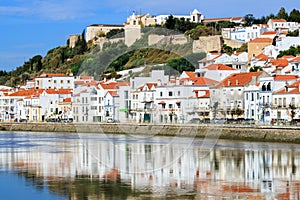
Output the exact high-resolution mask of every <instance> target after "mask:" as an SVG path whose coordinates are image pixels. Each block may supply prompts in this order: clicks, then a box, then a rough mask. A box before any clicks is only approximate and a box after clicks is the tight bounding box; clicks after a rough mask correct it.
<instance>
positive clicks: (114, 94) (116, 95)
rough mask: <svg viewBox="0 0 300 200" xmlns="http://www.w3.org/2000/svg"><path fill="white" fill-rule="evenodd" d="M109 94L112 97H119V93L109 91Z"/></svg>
mask: <svg viewBox="0 0 300 200" xmlns="http://www.w3.org/2000/svg"><path fill="white" fill-rule="evenodd" d="M108 93H109V94H110V95H111V96H112V97H118V96H119V95H118V92H117V91H108Z"/></svg>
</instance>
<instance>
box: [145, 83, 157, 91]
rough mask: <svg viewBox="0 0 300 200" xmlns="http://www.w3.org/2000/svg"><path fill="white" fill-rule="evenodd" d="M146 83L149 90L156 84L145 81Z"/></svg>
mask: <svg viewBox="0 0 300 200" xmlns="http://www.w3.org/2000/svg"><path fill="white" fill-rule="evenodd" d="M146 85H147V87H148V88H149V90H150V89H151V88H152V87H153V86H157V83H147V84H146Z"/></svg>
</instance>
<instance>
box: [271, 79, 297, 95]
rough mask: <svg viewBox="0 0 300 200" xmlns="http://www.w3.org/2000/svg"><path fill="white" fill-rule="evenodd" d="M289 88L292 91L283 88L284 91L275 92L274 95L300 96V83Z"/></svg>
mask: <svg viewBox="0 0 300 200" xmlns="http://www.w3.org/2000/svg"><path fill="white" fill-rule="evenodd" d="M287 87H288V88H290V89H288V91H287V90H286V88H283V89H281V90H279V91H278V92H275V93H274V94H299V93H300V90H299V87H300V81H297V82H295V83H293V84H291V85H289V86H287Z"/></svg>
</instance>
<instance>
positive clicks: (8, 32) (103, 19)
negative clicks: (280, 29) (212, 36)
mask: <svg viewBox="0 0 300 200" xmlns="http://www.w3.org/2000/svg"><path fill="white" fill-rule="evenodd" d="M281 7H285V9H286V10H287V11H288V12H290V11H291V10H292V9H293V8H296V9H298V10H299V2H298V1H297V0H272V1H270V0H265V1H261V2H260V1H253V0H226V1H224V0H203V1H201V0H185V1H174V0H151V1H147V0H146V1H141V0H114V1H112V0H89V1H83V0H0V36H1V37H0V38H1V45H0V70H7V71H10V70H12V69H15V68H16V67H18V66H21V65H22V64H23V63H24V61H25V60H28V59H29V58H31V57H32V56H34V55H37V54H40V55H42V56H45V54H46V53H47V51H48V50H50V49H51V48H54V47H57V46H61V45H64V44H66V41H67V39H68V36H69V35H70V34H75V33H82V31H83V30H84V28H85V27H86V26H88V25H90V24H94V23H109V24H122V23H123V22H124V21H125V20H126V17H127V16H129V15H131V13H132V11H138V12H139V11H140V9H141V10H142V13H150V14H151V15H159V14H189V12H190V11H192V10H193V9H194V8H197V9H198V10H199V11H200V12H201V13H203V14H204V15H205V17H207V18H211V17H229V16H244V15H246V14H248V13H251V14H254V16H255V17H261V16H263V15H269V14H270V13H274V14H276V13H277V12H278V10H279V9H280V8H281Z"/></svg>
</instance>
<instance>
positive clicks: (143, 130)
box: [0, 123, 300, 144]
mask: <svg viewBox="0 0 300 200" xmlns="http://www.w3.org/2000/svg"><path fill="white" fill-rule="evenodd" d="M0 130H1V131H31V132H61V133H62V132H63V133H107V134H124V133H125V134H132V135H133V134H140V135H153V136H179V137H182V136H187V137H199V138H204V137H212V138H219V139H230V140H243V141H262V142H287V143H299V144H300V127H293V128H291V127H289V128H287V127H272V126H263V127H260V126H233V125H212V124H209V125H199V126H197V125H186V126H176V125H133V124H122V125H120V124H73V123H72V124H63V123H1V124H0Z"/></svg>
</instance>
